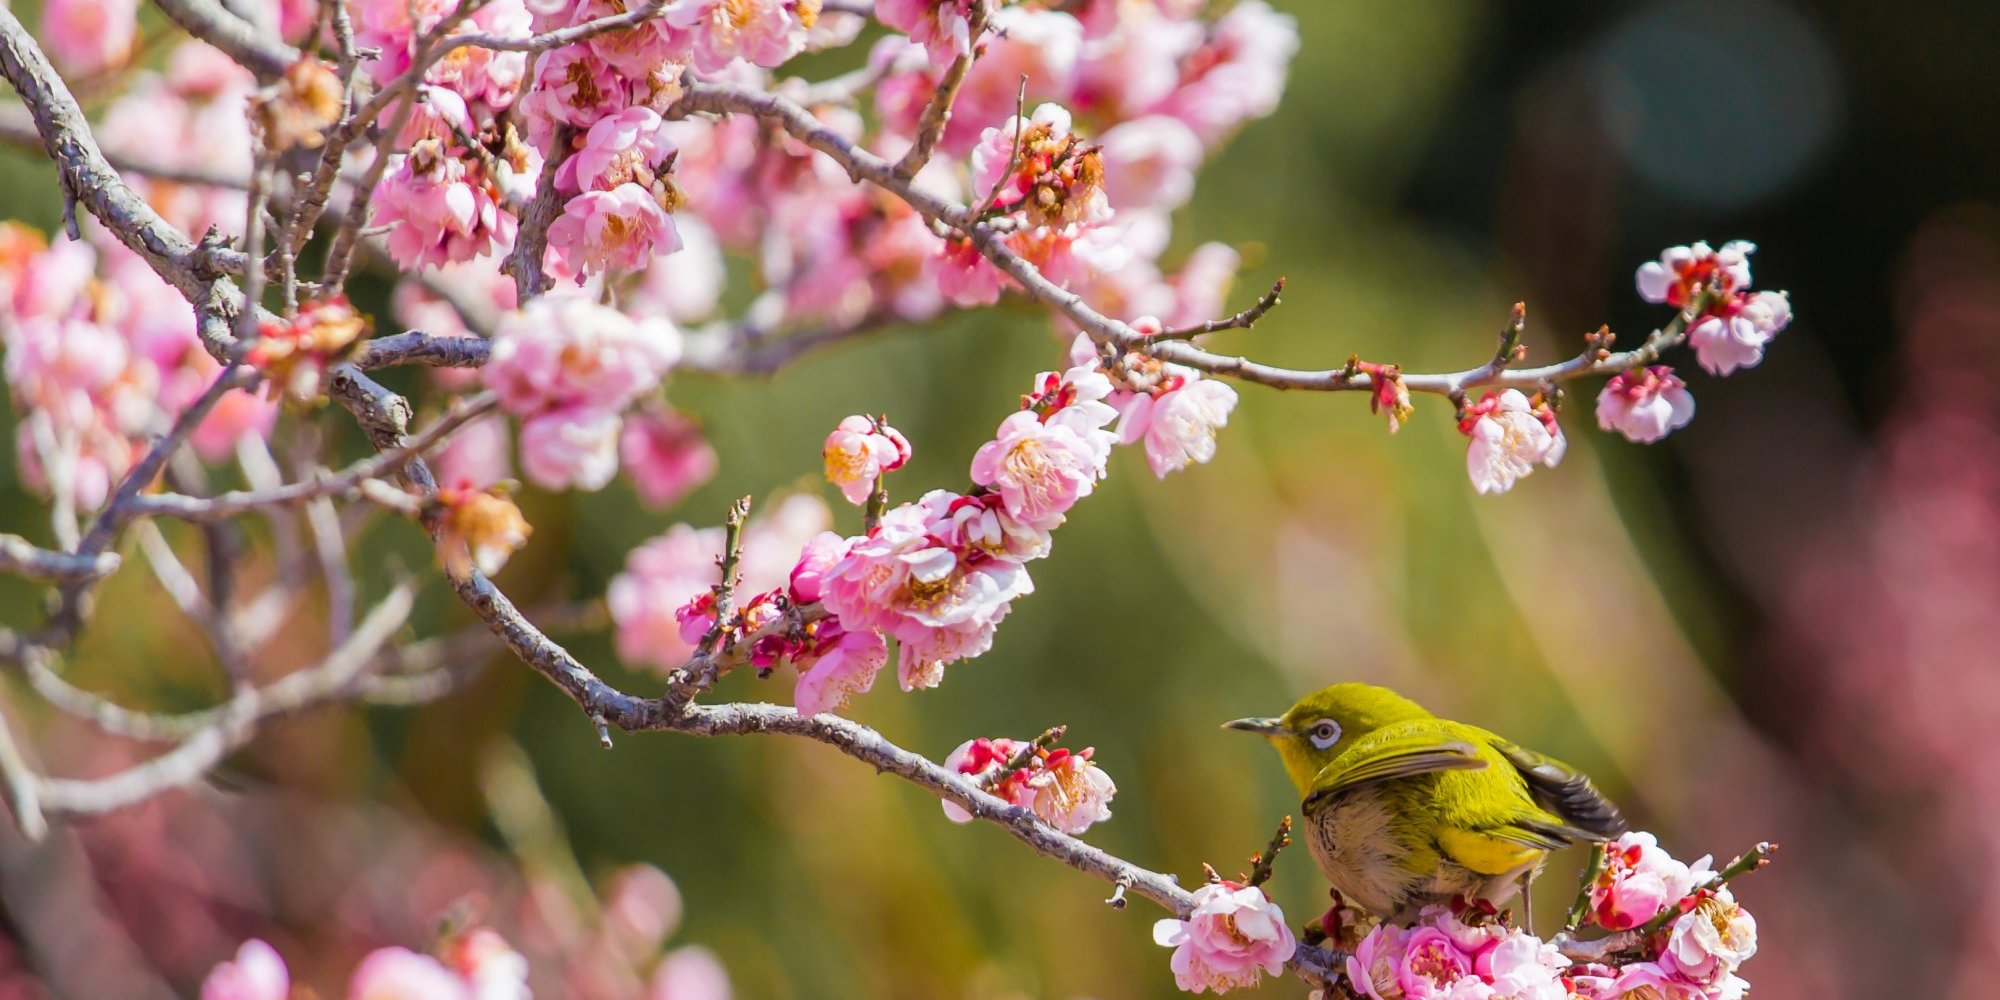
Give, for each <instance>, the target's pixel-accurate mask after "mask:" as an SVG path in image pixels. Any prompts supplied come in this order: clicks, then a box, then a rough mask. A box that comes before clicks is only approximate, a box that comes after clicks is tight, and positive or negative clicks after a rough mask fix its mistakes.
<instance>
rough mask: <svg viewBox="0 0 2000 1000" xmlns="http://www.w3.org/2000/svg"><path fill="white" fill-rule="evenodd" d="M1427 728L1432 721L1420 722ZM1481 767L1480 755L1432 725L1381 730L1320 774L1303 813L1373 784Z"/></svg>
mask: <svg viewBox="0 0 2000 1000" xmlns="http://www.w3.org/2000/svg"><path fill="white" fill-rule="evenodd" d="M1419 721H1422V722H1430V721H1434V720H1419ZM1485 766H1486V760H1485V759H1484V758H1482V757H1481V756H1480V755H1479V750H1478V748H1477V747H1474V746H1473V745H1472V744H1470V743H1467V742H1465V741H1463V740H1458V739H1454V738H1452V735H1451V734H1450V733H1447V732H1441V731H1440V730H1439V729H1438V727H1436V726H1434V725H1413V724H1396V725H1389V726H1384V727H1382V728H1381V729H1379V730H1376V731H1375V732H1373V733H1370V734H1368V735H1367V736H1365V737H1363V738H1362V739H1361V740H1360V741H1359V742H1357V743H1355V744H1354V745H1353V746H1351V747H1348V748H1347V750H1345V751H1344V752H1342V753H1341V755H1340V756H1338V757H1335V758H1334V759H1333V761H1332V762H1331V763H1329V764H1327V765H1326V766H1325V767H1324V768H1321V769H1320V772H1319V777H1317V778H1315V779H1313V784H1312V792H1311V793H1310V794H1308V795H1307V796H1306V800H1305V808H1306V809H1308V810H1310V809H1311V808H1312V804H1313V803H1314V802H1316V801H1319V800H1321V799H1324V798H1326V797H1328V796H1331V795H1338V794H1339V793H1341V792H1344V791H1347V790H1348V789H1350V788H1355V787H1358V786H1360V785H1367V784H1372V783H1374V782H1378V781H1392V780H1394V779H1397V778H1407V777H1410V776H1412V775H1418V774H1432V773H1436V772H1439V771H1472V770H1478V769H1480V768H1483V767H1485Z"/></svg>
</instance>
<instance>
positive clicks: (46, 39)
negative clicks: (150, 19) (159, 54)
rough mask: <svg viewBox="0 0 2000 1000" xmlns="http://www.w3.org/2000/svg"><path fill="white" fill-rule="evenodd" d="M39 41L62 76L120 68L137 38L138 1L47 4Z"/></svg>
mask: <svg viewBox="0 0 2000 1000" xmlns="http://www.w3.org/2000/svg"><path fill="white" fill-rule="evenodd" d="M39 34H40V37H41V40H42V41H43V43H45V44H46V45H47V46H48V48H49V56H50V57H51V58H53V59H54V60H55V61H56V64H57V65H59V66H61V67H62V68H63V70H64V71H65V73H75V74H79V75H86V76H87V75H90V74H93V73H99V72H102V71H104V70H107V69H112V68H114V67H117V66H120V65H122V64H124V62H125V60H126V59H127V58H129V57H130V56H131V54H132V43H133V42H134V41H135V40H136V39H137V37H138V34H139V4H138V0H48V2H47V3H45V4H43V5H42V30H41V32H40V33H39Z"/></svg>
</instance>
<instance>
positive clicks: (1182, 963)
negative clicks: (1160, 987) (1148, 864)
mask: <svg viewBox="0 0 2000 1000" xmlns="http://www.w3.org/2000/svg"><path fill="white" fill-rule="evenodd" d="M1153 941H1154V943H1156V944H1159V945H1161V946H1162V947H1167V948H1172V949H1174V956H1173V963H1172V965H1173V970H1174V984H1175V985H1176V986H1179V987H1180V988H1181V989H1182V990H1185V991H1187V992H1190V993H1202V992H1206V991H1210V990H1213V991H1214V992H1216V993H1227V992H1229V991H1230V990H1233V989H1243V988H1247V987H1250V986H1255V985H1256V984H1257V981H1258V979H1259V978H1260V977H1261V976H1263V975H1273V976H1275V975H1278V974H1279V973H1281V972H1283V971H1284V968H1285V962H1286V961H1288V960H1290V959H1291V957H1292V953H1293V952H1294V951H1297V950H1298V941H1297V940H1295V939H1294V938H1293V937H1292V930H1291V928H1290V927H1287V926H1286V925H1285V914H1284V911H1283V910H1281V909H1279V908H1278V904H1276V903H1274V902H1272V901H1271V898H1270V897H1269V896H1266V895H1264V890H1262V889H1259V888H1257V887H1256V886H1246V885H1240V884H1238V883H1235V882H1227V881H1224V882H1211V883H1209V884H1207V885H1204V886H1202V887H1201V888H1199V889H1196V890H1195V891H1194V908H1193V911H1192V912H1190V913H1189V914H1188V917H1187V919H1186V920H1173V919H1168V920H1162V921H1160V922H1158V923H1156V924H1154V925H1153Z"/></svg>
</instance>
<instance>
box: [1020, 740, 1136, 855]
mask: <svg viewBox="0 0 2000 1000" xmlns="http://www.w3.org/2000/svg"><path fill="white" fill-rule="evenodd" d="M1091 755H1092V751H1091V750H1090V749H1089V748H1085V749H1083V750H1081V751H1078V752H1075V753H1071V752H1070V751H1068V750H1060V749H1058V750H1054V751H1051V752H1050V753H1049V755H1048V756H1047V757H1046V758H1044V759H1043V760H1042V762H1041V768H1040V769H1039V770H1037V771H1036V772H1035V774H1034V775H1033V776H1032V777H1030V778H1029V779H1028V787H1029V788H1030V789H1031V790H1032V791H1033V792H1034V799H1033V800H1032V801H1031V802H1030V804H1029V808H1031V809H1033V810H1034V811H1035V815H1037V816H1040V817H1041V818H1042V819H1043V820H1044V821H1046V822H1047V823H1048V824H1049V825H1050V826H1053V827H1055V828H1056V829H1058V830H1061V831H1062V832H1064V833H1067V834H1069V835H1071V836H1081V835H1082V834H1083V832H1084V831H1086V830H1088V829H1090V828H1091V826H1092V825H1093V824H1096V823H1102V822H1104V821H1105V820H1107V819H1110V818H1111V797H1112V796H1113V795H1115V794H1117V792H1118V786H1117V785H1115V784H1113V783H1112V781H1111V776H1110V775H1108V774H1105V773H1104V769H1103V768H1101V767H1098V766H1097V764H1096V763H1094V762H1093V761H1092V760H1091V759H1090V758H1091Z"/></svg>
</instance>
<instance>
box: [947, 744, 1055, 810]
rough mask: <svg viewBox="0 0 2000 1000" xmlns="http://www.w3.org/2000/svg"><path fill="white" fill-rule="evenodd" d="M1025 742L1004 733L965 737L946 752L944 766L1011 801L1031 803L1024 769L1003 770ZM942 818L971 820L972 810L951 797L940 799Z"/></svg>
mask: <svg viewBox="0 0 2000 1000" xmlns="http://www.w3.org/2000/svg"><path fill="white" fill-rule="evenodd" d="M1027 746H1028V744H1027V743H1026V742H1025V741H1022V740H1011V739H1007V738H1006V737H1004V736H1003V737H995V738H993V739H984V738H982V739H976V740H966V741H965V742H964V743H960V744H959V745H958V747H957V749H954V750H953V751H952V752H951V753H949V754H947V755H945V758H944V766H945V768H946V769H947V770H951V771H957V772H958V773H959V774H961V775H963V776H965V777H966V778H969V779H971V780H972V781H973V783H974V784H977V785H980V786H981V787H984V788H985V789H986V790H987V791H988V792H991V793H992V794H993V795H994V796H996V797H998V798H999V799H1001V800H1002V801H1005V802H1007V803H1009V804H1011V805H1017V806H1030V807H1032V805H1033V803H1034V796H1035V790H1034V789H1032V788H1030V787H1028V775H1027V773H1026V771H1025V769H1024V770H1022V771H1018V772H1013V773H1004V772H1006V769H1007V765H1008V764H1009V763H1010V762H1012V761H1013V759H1014V758H1015V757H1016V756H1017V755H1019V754H1020V752H1021V751H1022V750H1023V749H1025V748H1026V747H1027ZM943 806H944V814H945V818H947V819H949V820H951V821H952V822H954V823H970V822H972V814H971V813H969V812H966V811H965V807H964V806H961V805H959V804H958V803H956V802H953V801H951V800H950V799H945V800H944V801H943Z"/></svg>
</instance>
